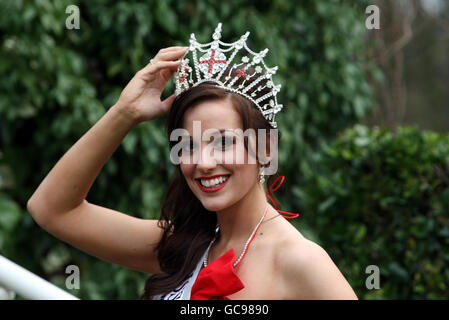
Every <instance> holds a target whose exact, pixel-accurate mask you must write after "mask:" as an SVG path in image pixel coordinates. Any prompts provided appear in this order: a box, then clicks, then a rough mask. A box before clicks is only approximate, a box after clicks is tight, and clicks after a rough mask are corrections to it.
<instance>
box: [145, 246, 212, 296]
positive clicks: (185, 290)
mask: <svg viewBox="0 0 449 320" xmlns="http://www.w3.org/2000/svg"><path fill="white" fill-rule="evenodd" d="M212 243H213V242H211V243H210V244H209V246H208V248H207V249H206V251H205V252H204V254H203V256H202V257H201V259H200V261H199V262H198V265H197V266H196V268H195V270H194V271H193V273H192V274H191V276H190V277H189V278H188V279H186V280H185V281H184V282H183V283H182V284H181V285H180V286H179V287H178V288H176V289H175V290H173V291H172V292H170V293H165V294H158V295H155V296H154V297H153V300H190V294H191V292H192V287H193V285H194V283H195V281H196V278H197V277H198V273H200V270H201V266H202V265H203V262H204V259H206V254H207V253H208V252H209V248H210V246H211V245H212Z"/></svg>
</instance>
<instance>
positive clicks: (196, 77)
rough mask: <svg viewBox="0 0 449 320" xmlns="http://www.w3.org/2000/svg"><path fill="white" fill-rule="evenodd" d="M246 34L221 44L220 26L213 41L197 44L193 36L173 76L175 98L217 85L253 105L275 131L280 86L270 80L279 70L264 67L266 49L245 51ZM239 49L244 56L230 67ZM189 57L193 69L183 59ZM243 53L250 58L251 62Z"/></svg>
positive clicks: (279, 109) (188, 62) (219, 25)
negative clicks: (205, 86) (206, 83)
mask: <svg viewBox="0 0 449 320" xmlns="http://www.w3.org/2000/svg"><path fill="white" fill-rule="evenodd" d="M248 35H249V32H246V33H245V34H244V35H243V36H241V37H240V40H238V41H236V42H234V43H225V42H222V41H220V38H221V23H219V24H218V26H217V28H216V29H215V32H214V34H213V35H212V39H213V41H212V42H209V43H205V44H200V43H198V42H197V41H196V38H195V35H194V34H193V33H192V34H191V36H190V46H189V50H188V51H187V52H186V53H185V54H184V56H183V57H182V60H181V64H180V66H179V67H178V69H177V70H176V73H175V75H174V82H175V86H176V89H175V95H176V96H178V95H179V94H181V93H182V92H184V91H186V90H188V89H189V88H192V87H194V86H197V85H199V84H201V83H204V82H213V83H214V84H215V85H216V86H218V87H220V88H223V89H225V90H227V91H230V92H234V93H238V94H240V95H242V96H244V97H245V98H247V99H248V100H250V101H251V102H253V103H254V104H255V105H256V106H257V108H258V109H259V111H260V112H261V113H262V115H263V116H264V118H265V119H266V120H267V121H268V122H269V123H270V125H271V126H272V127H273V128H277V123H276V121H275V115H276V114H277V113H278V112H279V111H281V109H282V107H283V106H282V104H278V103H277V99H276V95H277V94H278V92H279V91H280V89H281V85H280V84H279V85H275V84H274V83H273V81H272V80H271V78H272V76H273V75H274V74H275V73H276V71H277V69H278V67H277V66H275V67H272V68H269V67H267V65H266V64H265V62H264V60H263V58H264V57H265V55H266V53H267V52H268V49H265V50H262V51H261V52H259V53H256V52H253V51H252V50H251V49H249V48H248V46H247V45H246V39H247V38H248ZM241 49H245V50H246V52H247V53H244V54H245V55H244V56H243V57H241V60H240V61H241V62H239V63H237V64H236V63H233V64H231V63H232V62H233V61H235V60H236V55H237V54H238V53H239V52H240V51H241ZM231 51H232V53H231V54H230V55H229V57H227V54H229V52H231ZM202 53H204V54H203V55H202V56H201V57H200V58H199V59H198V55H199V54H202ZM189 54H191V56H192V57H191V58H192V61H193V68H192V66H191V65H190V59H189V58H186V57H187V55H189ZM246 54H249V55H252V60H251V61H250V58H248V56H247V55H246ZM263 71H265V72H263ZM249 80H250V81H249Z"/></svg>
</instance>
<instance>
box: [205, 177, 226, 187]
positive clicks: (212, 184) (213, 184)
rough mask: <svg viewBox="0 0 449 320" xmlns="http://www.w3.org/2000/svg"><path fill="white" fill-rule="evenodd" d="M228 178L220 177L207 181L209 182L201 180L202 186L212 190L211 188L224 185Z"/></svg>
mask: <svg viewBox="0 0 449 320" xmlns="http://www.w3.org/2000/svg"><path fill="white" fill-rule="evenodd" d="M228 178H229V176H228V177H218V178H215V179H207V180H203V179H200V181H201V185H203V186H204V187H206V188H210V187H216V186H218V185H219V184H222V183H223V182H225V181H226V180H228Z"/></svg>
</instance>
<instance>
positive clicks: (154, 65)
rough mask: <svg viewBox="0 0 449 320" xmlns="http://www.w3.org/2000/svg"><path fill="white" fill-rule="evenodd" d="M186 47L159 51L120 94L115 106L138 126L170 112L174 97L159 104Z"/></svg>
mask: <svg viewBox="0 0 449 320" xmlns="http://www.w3.org/2000/svg"><path fill="white" fill-rule="evenodd" d="M187 49H188V47H168V48H164V49H161V50H159V52H158V53H157V55H156V56H155V57H154V58H153V61H152V62H151V63H149V64H147V65H146V66H145V67H144V68H143V69H141V70H139V71H138V72H137V73H136V74H135V76H134V77H133V78H132V79H131V81H130V82H129V83H128V84H127V86H126V87H125V89H123V91H122V93H121V94H120V98H119V99H118V101H117V103H116V106H117V108H119V109H121V110H122V111H127V112H130V114H132V115H133V117H135V119H136V120H137V121H138V122H143V121H149V120H151V119H154V118H157V117H160V116H162V115H164V114H165V113H167V112H168V111H169V110H170V107H171V105H172V103H173V100H174V98H175V96H174V94H172V95H171V96H170V97H168V98H167V99H165V100H164V101H161V94H162V91H163V90H164V88H165V86H166V85H167V82H168V80H169V79H170V78H171V76H172V75H173V73H174V72H175V71H176V69H177V68H178V66H179V65H180V63H181V61H180V60H178V61H173V60H175V59H180V58H181V57H182V56H183V55H184V54H185V53H186V51H187Z"/></svg>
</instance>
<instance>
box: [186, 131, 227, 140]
mask: <svg viewBox="0 0 449 320" xmlns="http://www.w3.org/2000/svg"><path fill="white" fill-rule="evenodd" d="M217 132H220V133H222V134H223V133H225V132H228V133H234V130H233V129H218V130H217ZM181 137H186V138H187V139H190V140H192V136H191V135H190V134H183V135H181Z"/></svg>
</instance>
